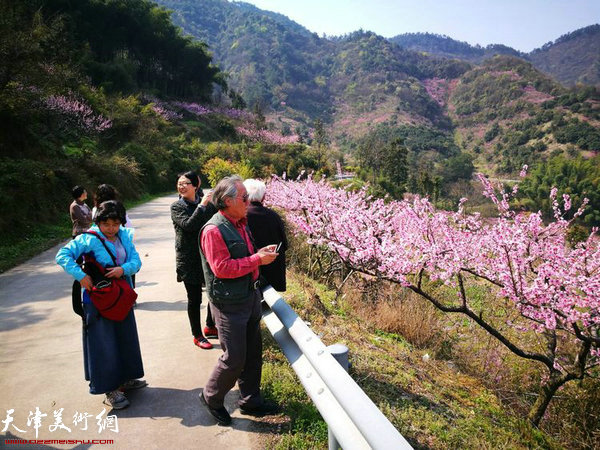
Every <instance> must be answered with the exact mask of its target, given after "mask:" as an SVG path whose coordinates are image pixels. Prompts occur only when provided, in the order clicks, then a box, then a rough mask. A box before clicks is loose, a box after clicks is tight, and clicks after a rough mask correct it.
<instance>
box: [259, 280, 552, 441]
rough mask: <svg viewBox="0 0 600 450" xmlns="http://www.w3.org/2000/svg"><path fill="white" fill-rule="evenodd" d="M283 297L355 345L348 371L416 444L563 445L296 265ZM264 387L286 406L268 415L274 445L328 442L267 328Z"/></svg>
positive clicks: (331, 337) (333, 336) (324, 332)
mask: <svg viewBox="0 0 600 450" xmlns="http://www.w3.org/2000/svg"><path fill="white" fill-rule="evenodd" d="M290 275H291V276H290V279H289V284H288V292H286V293H285V295H284V296H285V299H286V301H287V302H288V303H289V304H290V305H291V306H292V307H293V308H294V310H295V311H296V312H297V313H298V314H299V315H300V316H301V317H302V318H303V319H304V320H305V321H307V322H310V323H311V327H312V329H313V330H314V331H315V333H317V334H319V335H321V336H322V340H323V342H324V343H325V344H327V345H329V344H333V343H336V342H340V343H343V344H345V345H347V346H348V347H349V349H350V358H351V364H352V368H351V375H352V377H353V378H354V380H356V381H357V383H358V384H359V385H360V386H361V387H362V388H363V390H364V391H365V392H366V393H367V394H368V395H369V397H370V398H371V399H372V400H373V401H374V402H375V403H376V404H377V405H378V406H379V408H380V409H381V410H382V411H383V413H384V414H385V415H386V416H387V417H388V419H390V421H391V422H392V423H393V424H394V426H395V427H396V428H397V429H398V430H399V431H400V432H401V433H402V435H403V436H404V437H405V438H406V439H407V440H408V441H409V442H410V443H411V444H412V445H413V446H414V447H415V448H559V447H560V446H559V445H558V444H556V443H555V442H553V441H552V440H551V439H550V438H548V437H547V436H545V435H544V434H542V433H541V432H540V431H538V430H535V429H532V428H531V427H530V426H529V425H527V424H526V423H525V422H524V421H522V420H520V419H519V418H517V417H515V416H513V415H511V414H509V413H507V412H506V410H504V409H503V408H502V406H501V404H500V401H499V399H498V398H497V397H496V396H495V394H494V393H493V392H491V391H490V390H489V389H487V388H485V387H484V386H483V384H482V383H481V382H480V381H479V380H478V379H476V378H474V377H472V376H469V375H466V374H464V373H461V372H460V371H458V370H457V369H456V367H455V366H453V365H452V364H449V363H447V362H445V361H439V360H436V359H434V358H427V357H425V358H424V356H425V354H428V355H430V354H432V353H433V352H432V351H427V349H419V350H417V349H415V348H414V347H413V346H412V345H410V344H409V343H407V342H406V341H405V340H403V338H402V337H401V336H400V335H397V334H391V333H385V332H382V331H380V330H377V329H376V328H373V327H372V326H370V325H368V324H367V323H366V322H365V321H364V320H363V319H362V318H361V317H356V316H355V315H353V310H352V309H351V308H350V307H349V305H347V304H345V302H344V300H343V299H342V300H340V299H338V300H336V299H335V294H334V292H333V291H331V290H328V289H327V288H325V287H324V286H323V285H320V284H318V283H316V282H314V281H312V280H310V279H308V278H307V277H306V276H304V275H300V274H298V273H294V272H291V273H290ZM265 335H266V337H265V341H266V346H265V368H264V373H263V386H264V390H265V393H266V395H267V396H269V397H271V398H274V399H275V400H276V401H278V402H280V403H281V404H282V405H283V406H284V412H285V416H283V417H278V418H274V419H271V420H270V421H269V422H268V423H270V426H269V431H271V432H272V435H271V437H270V438H269V439H270V443H269V447H275V448H327V432H326V426H325V424H324V423H323V422H322V421H321V419H320V417H319V416H318V413H317V411H316V409H315V408H314V406H312V404H311V403H310V400H309V399H308V397H307V395H306V394H305V393H304V392H303V388H302V386H301V385H300V383H299V381H298V380H297V378H296V376H295V374H294V373H293V370H292V369H291V367H290V366H289V364H288V363H287V361H286V360H285V358H284V357H283V355H282V354H281V352H280V351H279V349H278V347H277V344H276V343H275V342H274V341H273V339H272V338H271V337H270V335H269V334H268V332H267V331H265Z"/></svg>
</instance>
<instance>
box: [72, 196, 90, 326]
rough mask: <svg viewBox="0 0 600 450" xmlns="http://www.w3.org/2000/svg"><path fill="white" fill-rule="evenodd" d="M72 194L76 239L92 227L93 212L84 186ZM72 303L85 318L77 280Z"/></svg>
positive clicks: (73, 234)
mask: <svg viewBox="0 0 600 450" xmlns="http://www.w3.org/2000/svg"><path fill="white" fill-rule="evenodd" d="M71 194H72V196H73V203H71V206H69V215H70V216H71V221H72V222H73V231H72V233H71V237H72V238H73V239H75V238H76V237H77V236H79V235H80V234H81V233H83V232H84V231H85V230H87V229H88V228H89V227H90V226H91V225H92V211H91V210H90V208H89V206H88V205H86V203H85V201H86V200H87V191H86V190H85V188H84V187H83V186H75V187H74V188H73V189H72V190H71ZM82 262H83V259H82V258H79V259H78V260H77V264H81V263H82ZM71 302H72V305H73V311H75V313H76V314H78V315H80V316H82V317H83V309H82V308H81V284H79V281H77V280H74V281H73V286H72V288H71Z"/></svg>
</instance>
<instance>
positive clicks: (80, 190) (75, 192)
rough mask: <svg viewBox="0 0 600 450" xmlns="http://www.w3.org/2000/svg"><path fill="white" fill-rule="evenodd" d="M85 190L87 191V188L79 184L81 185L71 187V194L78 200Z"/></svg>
mask: <svg viewBox="0 0 600 450" xmlns="http://www.w3.org/2000/svg"><path fill="white" fill-rule="evenodd" d="M84 192H85V188H84V187H83V186H79V185H77V186H75V187H74V188H73V189H71V195H72V196H73V198H74V199H75V200H77V199H78V198H79V197H81V196H82V195H83V193H84Z"/></svg>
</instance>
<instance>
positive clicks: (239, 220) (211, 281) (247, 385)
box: [200, 175, 278, 425]
mask: <svg viewBox="0 0 600 450" xmlns="http://www.w3.org/2000/svg"><path fill="white" fill-rule="evenodd" d="M212 202H213V203H214V204H215V206H216V207H217V209H218V210H219V212H218V213H217V214H215V215H214V216H213V217H212V218H211V219H210V220H209V221H208V222H207V223H206V225H204V227H203V228H202V230H201V232H200V244H201V249H202V253H201V257H202V268H203V270H204V278H205V280H206V292H207V294H208V297H209V299H210V302H211V307H212V312H213V315H214V318H215V322H216V324H217V329H218V330H219V342H220V344H221V348H222V350H223V354H222V355H221V356H220V357H219V360H218V361H217V364H216V366H215V368H214V369H213V372H212V374H211V375H210V378H209V379H208V381H207V383H206V385H205V387H204V389H203V390H202V392H200V401H201V402H202V403H203V404H204V406H205V407H206V408H207V410H208V412H209V413H210V414H211V415H212V416H213V417H214V418H215V419H216V420H217V422H218V423H219V424H221V425H229V424H230V423H231V416H230V415H229V412H228V411H227V409H225V406H224V400H225V395H226V394H227V393H228V392H229V391H230V390H231V389H232V388H233V386H234V385H235V383H236V382H237V383H238V387H239V390H240V399H239V402H238V404H239V407H240V411H241V413H242V414H249V415H254V416H264V415H268V414H274V413H276V412H277V411H278V407H277V405H276V404H274V403H273V402H268V401H265V400H264V399H263V397H262V395H261V392H260V378H261V372H262V341H261V334H260V319H261V300H262V292H261V291H260V288H259V286H258V277H259V266H261V265H265V264H270V263H272V262H273V261H274V260H275V258H276V257H277V253H275V247H276V245H270V246H268V247H263V248H261V249H259V250H258V251H256V250H255V247H254V244H253V242H252V238H251V235H250V231H249V230H248V226H247V221H246V212H247V209H248V193H247V192H246V188H245V187H244V184H243V182H242V179H241V178H240V177H239V176H237V175H233V176H230V177H226V178H224V179H222V180H221V181H219V183H218V184H217V186H216V187H215V189H214V191H213V196H212Z"/></svg>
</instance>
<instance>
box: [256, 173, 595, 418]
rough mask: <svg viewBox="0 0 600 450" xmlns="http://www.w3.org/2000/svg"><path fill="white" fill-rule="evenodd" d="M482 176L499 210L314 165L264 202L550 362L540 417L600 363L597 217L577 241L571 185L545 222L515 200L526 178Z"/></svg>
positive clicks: (340, 249) (517, 349)
mask: <svg viewBox="0 0 600 450" xmlns="http://www.w3.org/2000/svg"><path fill="white" fill-rule="evenodd" d="M525 170H526V168H524V171H523V172H522V176H524V175H525V173H524V172H525ZM479 178H480V181H481V182H482V184H483V187H484V194H485V196H486V197H488V198H489V199H491V200H492V201H493V202H494V203H495V205H496V206H497V209H498V215H497V217H495V218H493V219H484V218H482V217H480V216H479V215H478V214H466V213H465V211H464V203H465V202H466V199H464V198H463V199H461V201H460V202H459V205H458V211H456V212H451V211H441V210H437V209H436V208H435V207H434V206H433V205H432V204H431V202H430V201H429V200H428V199H427V198H420V197H415V198H414V199H413V200H411V201H407V200H404V201H387V200H386V201H384V200H382V199H373V198H371V197H369V195H368V194H367V192H366V191H365V190H361V191H358V192H350V191H347V190H344V189H338V188H335V187H333V186H331V185H330V184H328V183H327V182H326V181H324V180H322V181H320V182H316V181H314V180H313V179H311V178H310V177H309V178H308V179H305V180H303V181H299V180H296V181H286V180H285V179H282V178H278V177H274V178H273V180H272V181H271V183H270V186H269V189H267V193H268V194H267V202H268V203H269V204H270V205H271V206H275V207H278V208H281V209H283V210H285V211H286V215H287V218H288V220H289V221H290V222H291V223H292V224H293V226H294V229H295V231H296V232H298V233H304V234H305V235H306V236H307V237H308V240H309V243H310V244H312V245H317V246H322V247H326V248H328V249H329V250H330V251H331V252H334V253H335V254H337V255H338V256H339V258H340V259H341V260H342V261H343V263H344V264H345V265H346V267H348V268H349V269H350V270H354V271H357V272H361V273H364V274H369V275H372V276H376V277H378V278H380V279H383V280H389V281H391V282H394V283H398V284H399V285H401V286H403V287H405V288H408V289H410V290H412V291H414V292H416V293H417V294H419V295H420V296H422V297H423V298H425V299H426V300H428V301H429V302H431V303H432V304H433V305H434V306H435V307H437V308H438V309H440V310H441V311H443V312H446V313H458V314H463V315H465V316H467V317H469V318H470V320H472V321H473V322H475V323H476V324H478V325H479V326H480V327H482V328H483V329H485V330H486V332H488V333H489V334H490V335H492V336H493V337H494V338H496V339H498V340H499V341H500V342H501V343H502V344H503V345H504V346H506V347H507V348H508V349H509V350H510V351H512V352H513V353H514V354H516V355H518V356H519V357H522V358H526V359H529V360H533V361H536V362H538V363H539V364H542V365H543V367H545V370H546V371H547V376H544V377H542V379H540V381H539V392H538V396H537V399H536V401H535V402H534V403H533V405H532V407H531V409H530V411H529V415H528V418H529V420H530V421H531V422H532V423H534V424H536V425H537V424H539V422H540V420H541V419H542V417H543V415H544V413H545V411H546V408H547V406H548V404H549V402H550V400H551V399H552V397H553V395H554V394H555V393H556V391H557V390H558V389H559V388H560V387H561V386H563V385H564V384H565V383H567V382H568V381H571V380H575V379H583V378H584V377H586V376H589V375H591V374H592V373H594V371H597V370H598V369H597V368H598V365H599V364H600V245H599V242H598V239H597V236H596V233H597V229H593V230H592V232H591V234H590V235H589V237H588V238H587V239H586V240H585V241H583V242H580V243H578V244H576V245H574V246H571V245H569V244H568V241H567V231H568V229H569V227H570V226H571V224H572V222H573V218H575V217H577V216H579V215H581V214H582V213H583V211H584V208H585V202H584V204H583V205H582V207H581V208H579V210H577V211H576V212H575V213H573V211H571V200H570V198H569V196H568V195H563V197H562V202H561V201H559V199H558V198H557V191H556V189H552V191H551V192H550V196H551V198H552V201H553V204H554V220H553V221H552V222H551V223H544V221H543V220H542V216H541V213H524V212H521V213H516V212H515V211H513V210H511V209H510V207H509V202H510V200H511V198H512V197H513V196H514V195H515V194H516V193H517V189H518V185H516V186H515V187H514V188H513V189H512V191H508V192H507V191H505V189H504V187H503V186H502V185H500V184H498V185H496V184H493V183H491V182H490V181H489V180H487V179H486V178H485V177H483V176H479ZM561 203H562V206H561ZM568 214H570V215H571V216H572V218H571V219H569V220H567V219H566V218H565V216H567V215H568ZM431 282H434V283H435V282H438V283H440V282H441V283H444V284H446V285H449V286H451V287H453V289H454V291H455V292H456V298H455V299H453V300H448V299H446V298H444V299H442V298H440V297H438V296H436V295H437V294H436V293H435V292H434V291H432V290H430V289H429V288H428V287H427V286H431V285H432V283H431ZM470 283H484V284H486V285H489V286H490V287H491V288H492V290H491V292H494V294H495V296H494V298H491V299H486V301H485V302H474V301H473V300H472V299H471V298H470V297H469V295H468V289H467V287H468V285H469V284H470ZM498 311H502V321H501V322H499V321H498V320H497V317H498ZM532 336H535V339H531V337H532Z"/></svg>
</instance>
